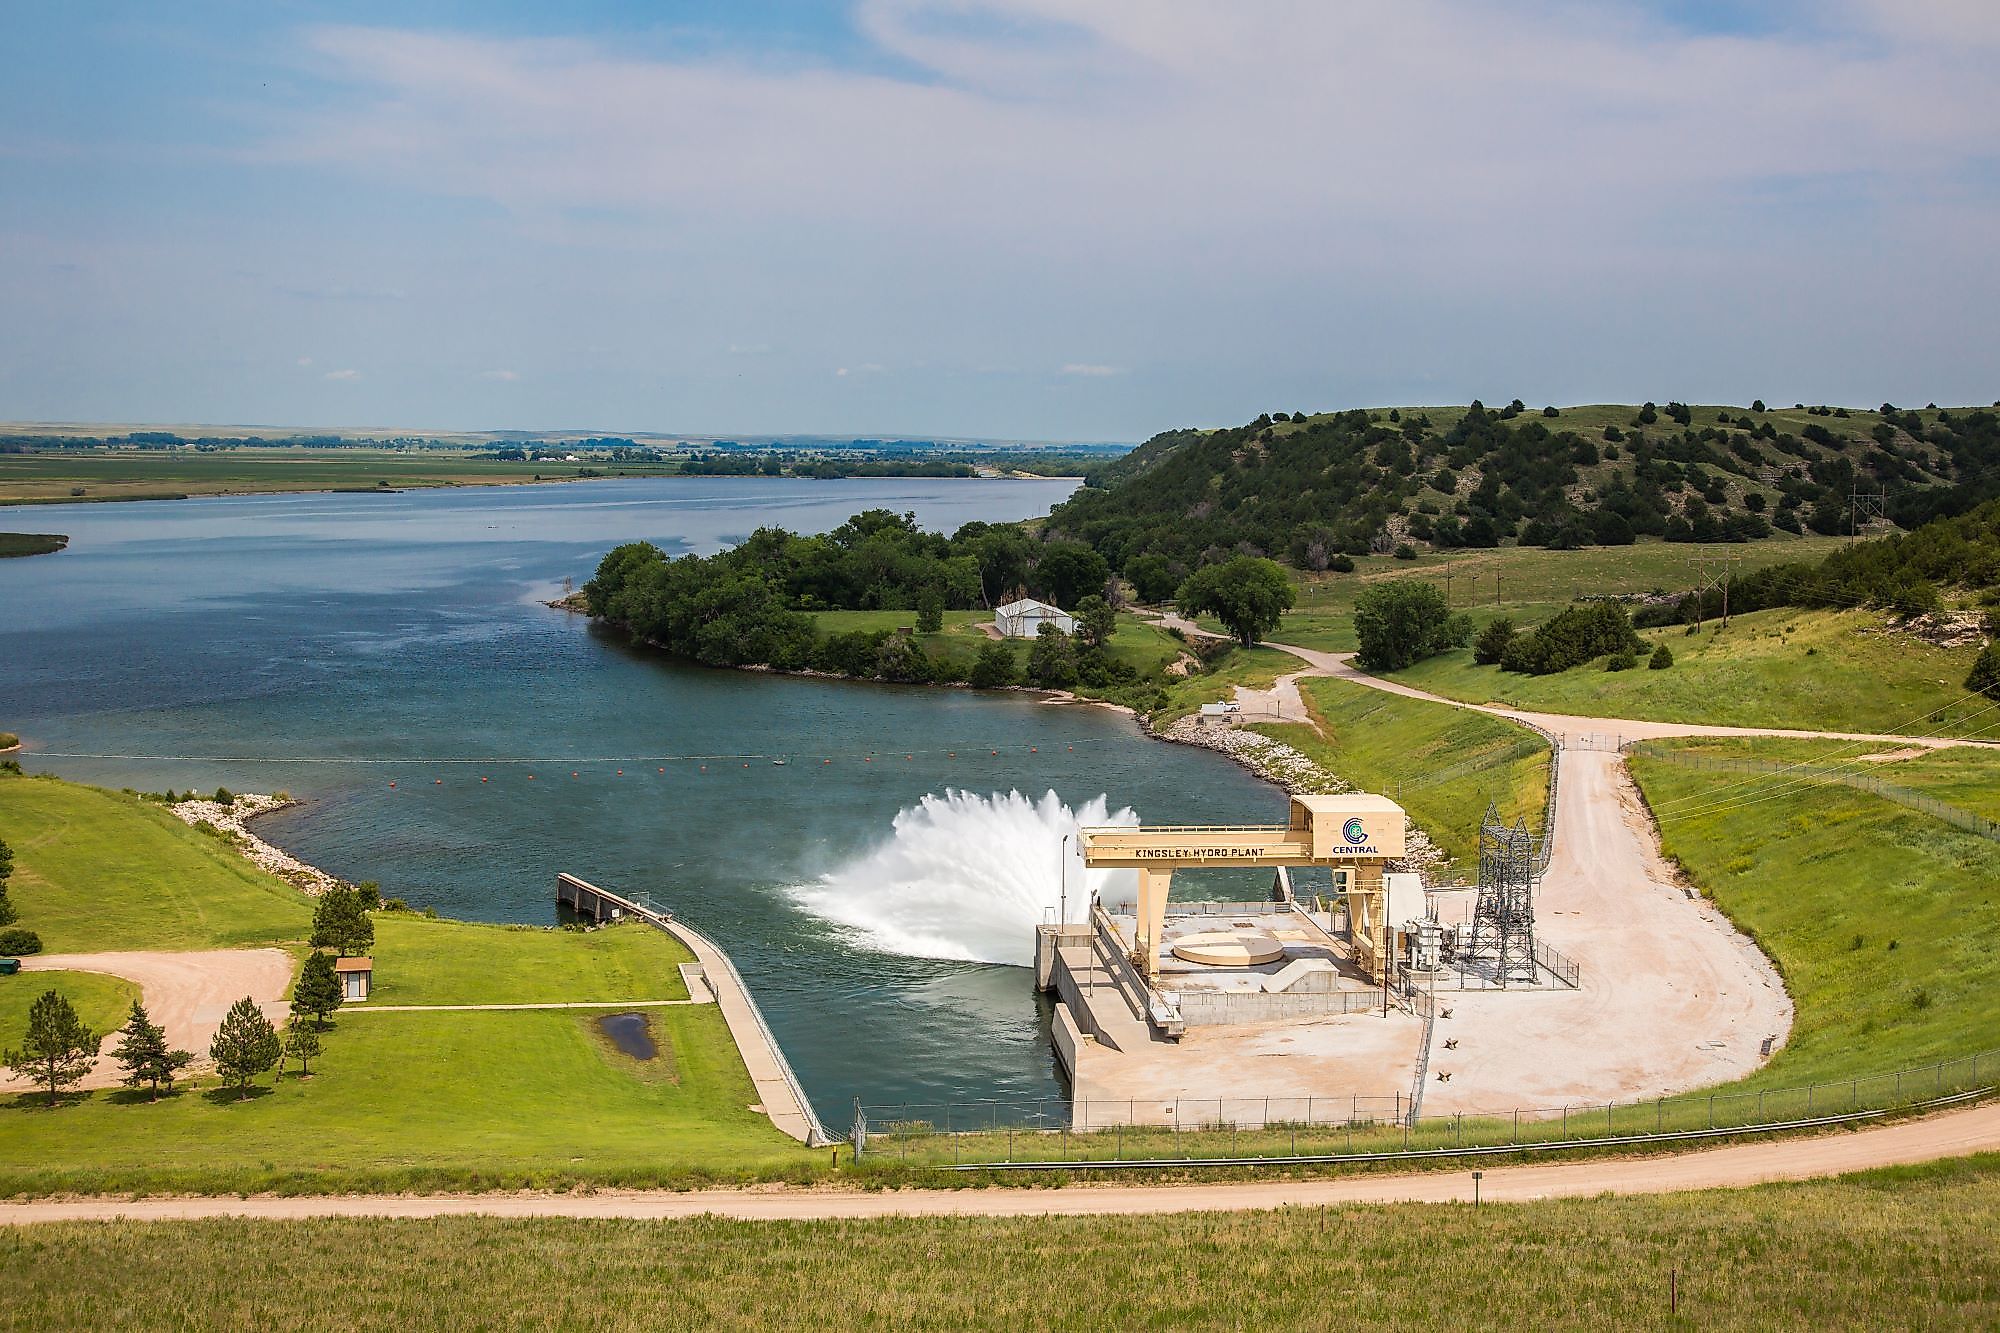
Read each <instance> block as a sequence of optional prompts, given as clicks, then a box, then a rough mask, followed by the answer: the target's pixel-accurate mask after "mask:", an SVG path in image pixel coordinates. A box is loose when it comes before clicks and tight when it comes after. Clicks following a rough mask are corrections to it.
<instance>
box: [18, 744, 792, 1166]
mask: <svg viewBox="0 0 2000 1333" xmlns="http://www.w3.org/2000/svg"><path fill="white" fill-rule="evenodd" d="M0 837H4V838H5V839H6V840H7V841H8V842H9V843H10V844H12V846H13V847H14V851H15V860H16V869H15V875H14V878H13V880H12V890H13V893H12V896H13V899H14V902H15V905H16V907H17V908H18V909H19V911H20V914H21V921H20V924H21V925H23V926H27V927H29V928H32V929H35V930H37V931H40V932H41V934H42V936H43V939H44V942H45V943H46V944H48V945H49V947H50V948H51V950H55V949H114V948H115V949H147V948H153V949H200V948H217V947H227V946H235V945H252V944H272V943H275V944H279V945H282V946H287V947H291V948H293V949H294V950H295V951H296V950H297V949H298V947H299V944H300V941H302V940H303V938H304V936H305V935H306V933H307V930H308V927H309V924H310V909H309V905H308V900H307V899H306V898H305V897H304V896H303V895H301V894H299V893H297V892H296V891H294V890H292V889H290V888H289V887H286V886H284V885H282V884H279V883H278V882H277V881H275V880H273V879H271V878H270V877H268V876H266V875H264V874H263V873H262V872H261V871H257V870H255V869H254V868H253V867H251V866H250V865H249V863H248V862H246V861H244V860H242V858H241V857H239V856H238V855H237V854H236V853H235V852H234V851H232V850H230V849H229V848H227V847H226V846H224V845H223V844H222V843H221V842H219V841H217V840H215V839H213V838H210V837H208V836H206V835H204V834H201V833H198V832H196V831H194V830H193V829H190V828H188V827H186V826H185V825H182V824H180V823H179V822H178V821H177V820H174V819H173V818H172V817H171V816H169V815H167V814H166V813H165V812H164V811H162V810H161V809H160V808H159V807H158V806H155V805H151V804H149V803H147V802H143V801H139V800H137V799H136V798H131V797H126V796H122V795H119V794H117V793H112V792H103V791H99V790H96V789H94V788H88V787H80V786H75V785H73V784H69V783H64V782H58V781H55V780H53V779H46V778H29V777H18V776H5V775H0ZM375 923H376V947H375V965H376V979H377V984H376V989H375V993H374V996H373V999H372V1003H375V1004H378V1005H388V1004H505V1003H542V1002H554V1001H595V1000H638V999H681V998H685V997H686V989H685V987H684V985H683V984H682V982H681V979H680V975H679V970H678V964H679V963H681V962H684V961H687V960H688V958H689V955H688V953H687V951H686V950H685V949H684V948H683V947H682V946H681V945H680V944H679V943H678V942H677V941H675V940H674V939H672V938H671V937H669V936H667V935H665V934H663V933H661V932H659V931H655V930H651V929H648V928H644V927H641V926H638V925H634V924H627V925H620V926H614V927H611V928H608V929H605V930H600V931H593V932H590V933H588V934H577V933H574V932H568V931H554V930H526V929H512V928H508V927H504V926H488V925H475V924H469V923H462V922H451V921H437V920H431V919H427V918H423V917H416V916H405V915H401V914H395V913H381V914H378V915H377V916H376V918H375ZM69 975H71V976H74V977H76V980H75V985H77V986H78V987H80V988H82V989H80V990H79V991H78V994H77V997H76V998H77V999H78V1000H80V1001H86V1000H87V1002H88V1004H89V1006H90V1007H89V1010H88V1012H86V1013H85V1021H86V1022H89V1023H91V1024H92V1026H93V1030H95V1029H96V1027H97V1025H98V1024H99V1023H103V1022H104V1021H105V1020H104V1018H103V1017H102V1015H104V1014H106V1013H110V1014H111V1015H112V1021H111V1022H110V1024H109V1026H116V1022H117V1021H122V1019H123V1016H124V1012H123V1011H124V1007H125V1005H126V1004H127V1003H128V1002H129V998H130V988H129V987H125V988H124V989H123V990H116V989H112V990H106V989H103V988H93V987H92V986H91V985H90V983H93V982H96V981H98V980H100V979H97V978H89V977H81V976H77V975H76V974H69ZM47 985H48V983H47V982H46V981H43V980H40V979H38V978H37V977H35V976H34V975H33V974H24V975H22V976H19V977H8V978H0V1033H3V1032H7V1031H11V1028H9V1027H7V1024H9V1023H11V1022H13V1021H14V1015H15V1011H16V1009H18V1010H19V1012H20V1014H21V1015H22V1016H25V1013H26V1005H27V1004H29V1003H31V1002H32V1001H33V998H34V996H35V995H39V994H40V993H41V991H42V990H44V989H47ZM70 986H71V982H69V981H64V982H63V983H62V988H63V989H65V990H68V989H69V988H70ZM113 986H114V988H115V987H122V986H124V983H113ZM645 1012H646V1013H647V1015H648V1018H649V1021H650V1022H651V1024H652V1026H653V1030H654V1034H655V1037H656V1039H657V1040H661V1041H662V1042H663V1043H664V1044H665V1045H666V1050H665V1051H664V1052H663V1055H662V1058H661V1059H660V1060H659V1061H658V1062H643V1063H642V1062H637V1061H633V1060H631V1059H630V1058H629V1057H626V1056H623V1055H620V1054H618V1053H617V1052H616V1051H615V1050H614V1049H613V1048H612V1046H611V1045H610V1044H609V1043H608V1042H607V1041H605V1040H604V1039H603V1038H602V1036H601V1034H599V1033H598V1032H596V1031H595V1030H594V1028H593V1026H592V1025H593V1023H594V1022H595V1020H596V1019H597V1018H598V1017H600V1016H601V1011H600V1012H590V1011H575V1012H571V1011H551V1010H502V1011H473V1012H445V1013H347V1014H343V1015H339V1016H337V1017H336V1020H335V1025H334V1028H333V1030H331V1031H329V1032H328V1033H327V1034H326V1038H325V1047H326V1049H325V1052H324V1053H323V1054H322V1055H321V1056H320V1058H319V1059H318V1060H317V1061H316V1062H315V1064H314V1066H313V1077H312V1078H311V1079H309V1080H304V1081H301V1080H299V1079H298V1078H296V1077H285V1078H280V1079H278V1080H276V1082H275V1086H274V1085H273V1081H272V1080H271V1079H270V1077H269V1076H266V1077H265V1078H264V1079H262V1080H260V1086H259V1088H258V1090H257V1092H256V1094H255V1095H253V1096H252V1097H250V1098H248V1099H247V1100H244V1101H241V1102H239V1101H237V1100H235V1099H234V1098H233V1096H232V1097H224V1096H222V1095H221V1094H220V1093H219V1091H218V1090H217V1089H215V1088H214V1086H213V1083H214V1080H213V1079H212V1078H211V1079H205V1080H203V1083H202V1085H201V1086H198V1087H195V1088H192V1089H190V1090H188V1091H184V1092H182V1093H180V1094H178V1095H176V1096H174V1097H171V1098H168V1099H165V1100H163V1101H161V1102H159V1103H157V1104H153V1103H148V1102H146V1101H145V1100H144V1099H143V1098H136V1099H135V1098H133V1097H131V1096H128V1095H126V1094H124V1093H107V1092H99V1093H90V1094H85V1095H83V1096H81V1097H78V1098H75V1099H73V1100H72V1101H70V1102H68V1103H67V1104H65V1105H63V1106H61V1107H59V1108H57V1109H54V1110H49V1109H46V1107H45V1106H44V1105H42V1104H40V1103H39V1102H38V1101H37V1100H36V1099H35V1098H33V1097H29V1096H19V1097H15V1098H13V1099H11V1100H9V1101H7V1102H4V1103H0V1193H4V1194H13V1195H20V1194H32V1193H46V1192H50V1191H57V1190H84V1191H91V1190H126V1189H144V1190H162V1189H174V1190H194V1191H216V1190H222V1191H231V1190H239V1189H288V1190H321V1191H325V1190H340V1189H391V1190H393V1189H409V1188H471V1187H482V1186H499V1185H510V1186H511V1185H525V1184H556V1185H560V1184H572V1183H585V1182H587V1183H597V1184H604V1183H629V1184H641V1183H644V1184H679V1183H686V1182H690V1181H702V1180H711V1179H741V1178H753V1177H754V1178H769V1177H772V1176H784V1175H787V1174H796V1173H800V1172H803V1171H805V1169H806V1168H807V1166H809V1165H811V1166H815V1167H816V1166H818V1165H821V1164H822V1162H821V1159H820V1158H819V1155H818V1154H806V1153H804V1152H803V1151H802V1150H800V1149H798V1148H797V1146H796V1145H795V1144H793V1142H792V1141H791V1140H790V1139H787V1138H785V1137H784V1136H783V1135H781V1134H779V1133H778V1131H777V1130H776V1129H774V1128H772V1126H771V1123H770V1121H769V1120H768V1119H766V1118H765V1117H764V1116H763V1115H761V1114H759V1113H758V1112H755V1111H753V1110H751V1109H750V1106H751V1104H752V1103H753V1102H754V1101H755V1099H756V1095H755V1092H754V1089H753V1088H752V1086H751V1083H750V1079H749V1075H748V1074H747V1073H746V1072H745V1070H744V1068H743V1062H742V1059H741V1057H740V1056H739V1055H738V1054H737V1051H736V1046H735V1043H734V1041H733V1040H732V1039H731V1038H730V1036H729V1032H728V1029H727V1027H726V1026H725V1025H724V1023H723V1021H722V1016H721V1013H720V1011H719V1010H717V1009H716V1008H715V1007H714V1006H712V1005H690V1006H686V1007H664V1008H653V1009H649V1010H646V1011H645Z"/></svg>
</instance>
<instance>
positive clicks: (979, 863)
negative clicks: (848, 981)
mask: <svg viewBox="0 0 2000 1333" xmlns="http://www.w3.org/2000/svg"><path fill="white" fill-rule="evenodd" d="M1138 822H1139V816H1138V815H1137V814H1135V813H1133V812H1132V811H1131V810H1130V809H1129V808H1128V809H1121V810H1119V811H1117V812H1116V813H1115V814H1114V813H1112V812H1111V811H1110V810H1109V809H1108V808H1107V801H1106V798H1105V797H1103V796H1099V797H1097V798H1096V799H1094V800H1091V801H1086V802H1085V803H1084V804H1083V806H1082V807H1081V808H1080V809H1076V810H1072V809H1070V807H1068V806H1066V805H1064V804H1063V803H1062V800H1061V798H1060V797H1058V796H1057V795H1056V794H1055V793H1054V792H1053V791H1051V792H1048V793H1046V794H1045V795H1044V796H1043V797H1042V798H1041V799H1040V800H1038V801H1031V800H1029V799H1028V798H1027V797H1025V796H1023V795H1021V793H1020V792H1018V791H1010V792H1008V793H1007V794H1006V795H1005V796H1002V795H1000V794H999V793H997V792H996V793H994V794H993V795H991V796H979V795H975V794H974V793H972V792H967V791H952V790H949V789H947V790H946V792H945V794H944V795H942V796H926V797H924V799H923V800H922V801H920V802H919V803H918V804H916V805H913V806H908V807H905V808H904V810H903V811H902V812H901V813H900V814H898V815H897V816H896V822H895V825H894V832H893V833H892V834H891V835H890V836H889V838H888V839H887V840H886V841H884V842H883V843H882V844H881V845H880V846H877V847H875V848H874V849H873V850H871V851H869V852H866V853H864V854H863V855H861V856H859V857H856V858H855V859H854V860H852V861H850V862H848V863H847V864H846V865H843V866H840V867H839V868H837V869H835V870H832V871H830V872H828V873H827V874H825V875H822V876H821V877H820V879H819V881H818V882H817V883H814V884H806V885H801V886H799V887H798V888H796V889H794V890H792V895H793V897H794V898H796V899H797V901H798V902H799V904H800V905H801V906H803V907H804V908H805V909H806V910H807V911H809V912H812V913H813V914H814V915H816V916H819V917H823V918H824V919H826V920H828V921H831V922H833V923H834V924H836V925H838V926H841V927H843V928H844V929H846V930H847V931H848V932H849V933H850V934H851V935H852V936H853V937H854V939H855V941H856V942H857V943H860V944H864V945H867V946H869V947H871V948H875V949H880V950H882V951H883V952H885V953H900V954H910V955H912V956H915V957H919V958H951V959H962V960H965V961H967V962H980V963H1013V964H1018V965H1020V966H1023V967H1026V966H1030V965H1032V964H1033V962H1034V955H1035V941H1034V934H1035V927H1036V926H1038V925H1040V924H1041V923H1042V922H1043V921H1045V920H1053V919H1054V914H1055V911H1056V907H1057V900H1058V897H1059V889H1060V881H1059V877H1058V865H1059V860H1060V858H1061V857H1062V854H1063V842H1062V839H1063V835H1064V834H1065V833H1070V834H1074V833H1075V832H1076V830H1077V828H1078V827H1079V826H1080V825H1083V826H1089V825H1103V824H1137V823H1138ZM1068 880H1069V895H1068V899H1069V901H1068V906H1069V917H1070V919H1071V920H1073V921H1074V920H1082V919H1083V917H1084V915H1085V914H1086V913H1087V912H1088V910H1089V907H1090V897H1091V895H1092V894H1093V893H1096V894H1099V895H1101V896H1102V897H1103V899H1104V900H1105V902H1106V903H1115V902H1129V901H1130V900H1131V899H1132V897H1133V895H1134V894H1135V893H1136V892H1137V888H1138V876H1137V874H1136V873H1135V872H1133V871H1130V870H1086V869H1084V866H1083V852H1082V848H1081V847H1080V846H1079V845H1078V841H1077V839H1076V838H1074V837H1072V838H1071V839H1070V840H1069V854H1068Z"/></svg>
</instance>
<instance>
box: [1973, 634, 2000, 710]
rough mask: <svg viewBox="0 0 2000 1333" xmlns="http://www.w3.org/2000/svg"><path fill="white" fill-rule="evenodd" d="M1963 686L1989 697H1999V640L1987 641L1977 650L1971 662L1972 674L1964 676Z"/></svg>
mask: <svg viewBox="0 0 2000 1333" xmlns="http://www.w3.org/2000/svg"><path fill="white" fill-rule="evenodd" d="M1965 688H1966V689H1968V690H1971V691H1972V692H1973V693H1974V694H1983V695H1985V696H1986V697H1988V698H1989V699H2000V642H1995V643H1989V644H1987V645H1986V646H1985V647H1984V648H1982V649H1980V650H1979V656H1978V657H1977V658H1976V659H1974V661H1973V663H1972V674H1970V675H1968V676H1967V677H1966V678H1965Z"/></svg>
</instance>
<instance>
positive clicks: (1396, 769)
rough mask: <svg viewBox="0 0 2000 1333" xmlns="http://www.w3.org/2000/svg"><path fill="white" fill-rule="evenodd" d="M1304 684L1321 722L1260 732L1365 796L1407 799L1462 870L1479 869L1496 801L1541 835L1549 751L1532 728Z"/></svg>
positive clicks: (1327, 684)
mask: <svg viewBox="0 0 2000 1333" xmlns="http://www.w3.org/2000/svg"><path fill="white" fill-rule="evenodd" d="M1301 684H1302V685H1303V687H1304V694H1305V697H1306V700H1307V702H1308V704H1309V705H1310V707H1311V708H1312V714H1313V718H1314V721H1315V722H1316V723H1317V724H1318V725H1317V726H1316V727H1313V726H1304V725H1293V724H1285V725H1267V726H1259V727H1257V728H1256V729H1257V730H1258V731H1261V732H1263V733H1264V734H1265V735H1267V736H1271V737H1274V738H1276V739H1278V740H1281V741H1284V742H1285V743H1286V744H1288V745H1290V746H1292V747H1294V748H1295V749H1297V750H1299V751H1301V752H1303V753H1304V754H1305V755H1306V756H1307V757H1309V758H1310V759H1312V761H1313V762H1314V763H1316V764H1318V765H1319V766H1320V767H1321V768H1324V769H1326V770H1327V771H1328V772H1330V773H1335V774H1338V775H1339V776H1340V777H1342V778H1344V779H1346V780H1347V781H1349V782H1351V783H1353V784H1354V785H1355V786H1357V787H1359V788H1361V789H1362V790H1364V791H1372V792H1380V793H1382V794H1383V795H1385V796H1389V797H1391V798H1393V799H1395V800H1396V801H1398V802H1400V803H1401V804H1402V806H1403V808H1404V809H1405V810H1407V811H1408V812H1409V815H1410V818H1411V819H1413V820H1415V821H1416V824H1417V827H1419V828H1421V829H1423V830H1424V831H1425V832H1426V833H1428V834H1430V836H1431V840H1432V841H1433V842H1435V843H1437V844H1438V846H1439V847H1441V848H1443V849H1444V851H1445V852H1446V853H1447V854H1448V855H1449V856H1451V857H1452V858H1453V859H1454V861H1455V863H1456V864H1455V865H1454V867H1453V869H1455V870H1456V871H1459V872H1461V873H1464V874H1467V875H1470V873H1471V872H1472V871H1473V870H1474V869H1475V868H1476V865H1477V860H1478V851H1479V818H1480V816H1481V815H1482V814H1484V813H1485V811H1486V803H1487V802H1488V801H1489V800H1490V801H1493V802H1495V803H1496V804H1498V806H1499V808H1500V813H1501V814H1502V815H1503V816H1505V817H1506V819H1507V821H1508V822H1509V823H1512V822H1513V821H1514V820H1515V819H1517V818H1521V817H1523V816H1525V817H1526V818H1527V821H1528V826H1529V827H1530V828H1533V829H1537V830H1539V829H1540V827H1541V822H1542V807H1543V803H1544V798H1545V794H1546V793H1547V790H1548V782H1549V750H1548V745H1547V744H1546V743H1545V742H1544V741H1543V740H1542V738H1541V737H1540V736H1538V735H1536V734H1535V733H1534V732H1532V731H1530V730H1528V729H1527V728H1526V727H1521V726H1516V725H1515V724H1513V723H1511V722H1504V721H1502V720H1500V719H1499V718H1495V717H1487V716H1485V715H1484V714H1480V713H1472V712H1468V711H1466V710H1465V709H1462V708H1453V707H1450V706H1449V705H1447V704H1433V703H1425V702H1424V701H1423V700H1421V699H1405V698H1401V697H1399V696H1397V695H1393V694H1385V693H1384V692H1382V691H1381V690H1371V689H1369V688H1368V687H1367V686H1365V685H1353V684H1349V683H1348V682H1346V681H1341V680H1324V679H1322V680H1307V681H1303V682H1301Z"/></svg>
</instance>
